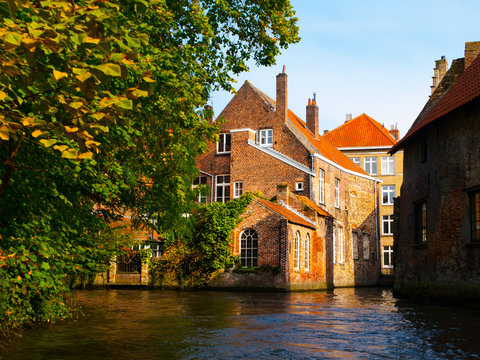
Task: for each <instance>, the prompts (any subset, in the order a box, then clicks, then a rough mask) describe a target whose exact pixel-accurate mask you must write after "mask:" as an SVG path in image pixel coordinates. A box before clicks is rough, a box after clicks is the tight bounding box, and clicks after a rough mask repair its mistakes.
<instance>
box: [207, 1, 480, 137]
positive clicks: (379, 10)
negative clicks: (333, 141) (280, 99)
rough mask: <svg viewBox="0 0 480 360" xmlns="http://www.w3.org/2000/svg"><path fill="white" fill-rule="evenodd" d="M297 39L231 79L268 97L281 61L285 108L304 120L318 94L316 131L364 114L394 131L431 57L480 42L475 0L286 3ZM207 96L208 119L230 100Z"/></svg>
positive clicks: (424, 93)
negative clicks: (266, 63)
mask: <svg viewBox="0 0 480 360" xmlns="http://www.w3.org/2000/svg"><path fill="white" fill-rule="evenodd" d="M291 2H292V5H293V7H294V9H295V10H296V16H297V17H298V19H299V26H300V36H301V38H302V41H301V42H300V43H299V44H296V45H293V46H291V47H290V48H288V49H287V50H284V51H283V53H282V55H281V56H279V57H278V58H277V65H274V66H273V67H270V68H267V67H256V66H254V65H253V66H251V69H250V72H248V73H244V74H242V75H241V76H239V77H237V78H236V81H237V84H235V86H234V87H235V88H236V89H238V88H239V87H240V86H241V85H242V84H243V82H244V81H245V80H249V81H250V82H251V83H252V84H254V85H255V86H256V87H257V88H259V89H260V90H262V91H264V92H265V93H266V94H268V95H269V96H271V97H272V98H275V76H276V75H277V74H278V73H279V72H281V70H282V66H283V65H285V66H286V73H287V74H288V106H289V108H290V109H291V110H293V111H294V112H295V113H296V114H297V115H298V116H300V118H302V119H305V106H306V104H307V99H308V98H312V97H313V92H316V94H317V104H318V106H319V118H320V129H321V131H323V130H324V129H328V130H331V129H333V128H335V127H337V126H339V125H341V124H342V123H343V122H344V120H345V114H347V113H352V114H353V116H354V117H355V116H358V115H360V114H361V113H366V114H367V115H370V116H371V117H373V118H374V119H376V120H377V121H378V122H380V123H384V124H385V126H387V127H388V128H389V127H390V125H392V124H395V123H397V124H398V128H399V129H400V136H403V135H405V133H406V132H407V131H408V129H409V128H410V125H411V124H412V122H413V121H414V120H415V118H416V116H417V115H418V113H419V112H420V110H421V109H422V107H423V106H424V104H425V102H426V101H427V100H428V96H429V95H430V85H431V84H432V75H433V67H434V65H435V64H434V61H435V60H437V59H439V58H440V57H441V56H442V55H445V56H446V58H447V60H448V64H449V65H450V64H451V62H452V59H456V58H461V57H463V56H464V47H465V42H467V41H477V40H478V41H480V1H479V0H463V1H462V0H459V1H453V0H452V1H445V0H437V1H430V0H417V1H410V0H403V1H388V0H387V1H385V0H384V1H374V0H371V1H369V0H364V1H353V0H352V1H351V0H338V1H323V0H292V1H291ZM232 96H233V95H232V94H230V93H227V92H216V93H214V94H212V97H211V100H210V105H212V106H213V107H214V111H215V116H217V115H218V114H220V112H221V111H222V110H223V108H224V107H225V106H226V105H227V104H228V102H229V101H230V100H231V98H232Z"/></svg>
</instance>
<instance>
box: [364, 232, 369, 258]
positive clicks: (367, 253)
mask: <svg viewBox="0 0 480 360" xmlns="http://www.w3.org/2000/svg"><path fill="white" fill-rule="evenodd" d="M362 251H363V260H368V259H370V245H369V240H368V235H367V234H364V235H363V236H362Z"/></svg>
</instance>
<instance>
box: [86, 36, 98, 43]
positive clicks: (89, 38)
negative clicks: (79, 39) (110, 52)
mask: <svg viewBox="0 0 480 360" xmlns="http://www.w3.org/2000/svg"><path fill="white" fill-rule="evenodd" d="M83 42H84V43H89V44H98V43H99V42H100V39H95V38H92V37H90V36H85V37H84V38H83Z"/></svg>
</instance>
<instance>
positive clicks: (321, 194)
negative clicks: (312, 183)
mask: <svg viewBox="0 0 480 360" xmlns="http://www.w3.org/2000/svg"><path fill="white" fill-rule="evenodd" d="M318 181H319V199H318V202H319V203H320V204H325V170H323V169H319V171H318Z"/></svg>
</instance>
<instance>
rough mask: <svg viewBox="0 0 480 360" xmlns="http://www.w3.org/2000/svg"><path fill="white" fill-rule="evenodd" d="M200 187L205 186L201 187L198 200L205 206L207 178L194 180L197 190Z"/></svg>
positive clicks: (199, 177) (202, 177)
mask: <svg viewBox="0 0 480 360" xmlns="http://www.w3.org/2000/svg"><path fill="white" fill-rule="evenodd" d="M199 185H203V186H200V188H199V190H198V198H197V201H198V202H199V203H200V204H205V203H206V202H207V192H208V191H207V190H208V189H207V187H206V185H207V177H206V176H198V177H197V178H196V179H195V180H193V187H194V188H196V187H197V186H199Z"/></svg>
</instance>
